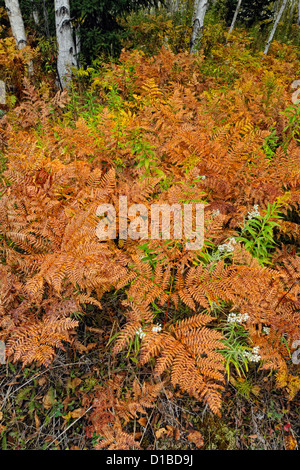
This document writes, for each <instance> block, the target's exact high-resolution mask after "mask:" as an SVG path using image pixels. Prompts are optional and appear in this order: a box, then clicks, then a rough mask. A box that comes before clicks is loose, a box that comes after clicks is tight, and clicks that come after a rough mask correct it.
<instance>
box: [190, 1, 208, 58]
mask: <svg viewBox="0 0 300 470" xmlns="http://www.w3.org/2000/svg"><path fill="white" fill-rule="evenodd" d="M207 7H208V0H195V15H194V18H195V19H194V23H193V32H192V36H191V41H190V53H191V54H192V53H193V52H195V50H196V47H197V46H198V45H199V44H200V41H201V36H202V31H203V26H204V18H205V14H206V10H207Z"/></svg>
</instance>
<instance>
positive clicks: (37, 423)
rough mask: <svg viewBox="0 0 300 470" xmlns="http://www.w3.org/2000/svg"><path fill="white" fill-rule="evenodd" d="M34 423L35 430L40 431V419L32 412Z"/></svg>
mask: <svg viewBox="0 0 300 470" xmlns="http://www.w3.org/2000/svg"><path fill="white" fill-rule="evenodd" d="M34 422H35V426H36V429H37V431H38V430H39V429H40V425H41V420H40V418H39V417H38V415H37V413H36V411H35V412H34Z"/></svg>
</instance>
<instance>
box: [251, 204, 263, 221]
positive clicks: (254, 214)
mask: <svg viewBox="0 0 300 470" xmlns="http://www.w3.org/2000/svg"><path fill="white" fill-rule="evenodd" d="M259 216H260V213H259V210H258V204H254V206H253V209H252V211H250V212H248V220H251V219H254V218H255V217H259Z"/></svg>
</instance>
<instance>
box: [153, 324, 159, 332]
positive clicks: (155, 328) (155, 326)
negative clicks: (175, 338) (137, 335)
mask: <svg viewBox="0 0 300 470" xmlns="http://www.w3.org/2000/svg"><path fill="white" fill-rule="evenodd" d="M152 331H154V332H155V333H159V332H160V331H161V324H160V323H159V324H158V325H154V326H153V327H152Z"/></svg>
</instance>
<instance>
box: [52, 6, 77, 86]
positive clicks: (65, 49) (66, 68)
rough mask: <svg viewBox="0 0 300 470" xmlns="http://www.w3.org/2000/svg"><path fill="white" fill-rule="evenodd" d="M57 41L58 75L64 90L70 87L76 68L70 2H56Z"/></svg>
mask: <svg viewBox="0 0 300 470" xmlns="http://www.w3.org/2000/svg"><path fill="white" fill-rule="evenodd" d="M54 7H55V24H56V39H57V44H58V57H57V75H58V82H59V86H60V88H61V89H62V90H64V89H65V88H68V87H69V80H70V78H71V67H72V66H73V67H76V66H77V62H76V50H75V44H74V39H73V28H72V23H71V18H70V3H69V0H54Z"/></svg>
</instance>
